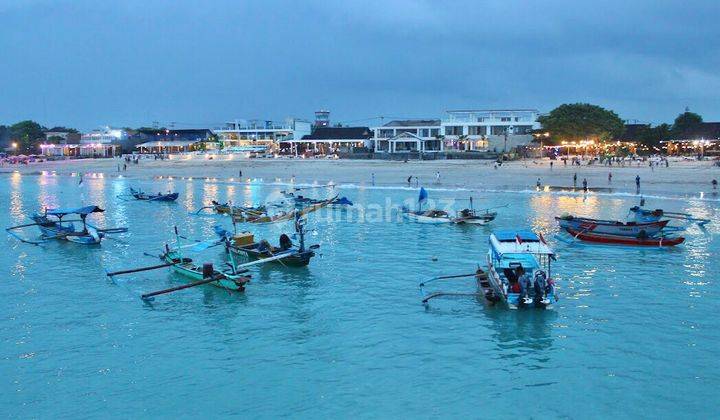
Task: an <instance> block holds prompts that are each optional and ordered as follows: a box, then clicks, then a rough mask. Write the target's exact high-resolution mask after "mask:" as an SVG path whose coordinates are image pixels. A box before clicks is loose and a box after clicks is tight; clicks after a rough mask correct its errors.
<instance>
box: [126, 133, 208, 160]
mask: <svg viewBox="0 0 720 420" xmlns="http://www.w3.org/2000/svg"><path fill="white" fill-rule="evenodd" d="M129 141H130V143H131V144H132V146H133V147H134V148H136V149H138V150H139V151H140V153H158V154H171V153H186V152H190V151H192V150H198V149H202V150H207V149H212V148H214V147H215V145H216V144H217V143H216V142H215V136H214V135H213V133H212V131H210V130H209V129H207V128H192V129H180V130H170V129H164V128H163V129H152V128H142V129H139V130H137V131H135V132H134V133H133V134H132V135H130V137H129Z"/></svg>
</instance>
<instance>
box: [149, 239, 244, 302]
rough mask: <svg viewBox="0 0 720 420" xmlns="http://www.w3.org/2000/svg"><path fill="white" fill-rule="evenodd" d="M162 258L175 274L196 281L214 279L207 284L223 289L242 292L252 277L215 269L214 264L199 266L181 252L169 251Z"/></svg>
mask: <svg viewBox="0 0 720 420" xmlns="http://www.w3.org/2000/svg"><path fill="white" fill-rule="evenodd" d="M160 258H161V259H162V260H163V261H165V262H166V263H168V264H171V265H170V269H171V270H172V271H173V272H175V273H177V274H180V275H182V276H184V277H185V278H188V279H190V280H195V281H201V280H204V279H210V278H213V279H215V280H214V281H211V282H209V283H207V284H210V285H212V286H215V287H220V288H222V289H227V290H234V291H238V292H242V291H244V290H245V284H247V283H248V282H249V281H250V277H248V276H247V275H245V274H241V273H237V272H235V270H229V271H228V270H224V271H219V270H216V269H215V268H213V265H212V264H203V265H197V264H195V263H194V262H193V260H192V258H187V257H183V256H182V254H181V253H180V251H179V250H170V249H167V250H166V252H165V253H163V254H162V255H161V256H160Z"/></svg>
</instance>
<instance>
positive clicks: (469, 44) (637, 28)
mask: <svg viewBox="0 0 720 420" xmlns="http://www.w3.org/2000/svg"><path fill="white" fill-rule="evenodd" d="M719 15H720V2H717V1H714V0H713V1H710V0H698V1H694V2H692V4H686V3H684V2H680V1H650V0H640V1H633V2H628V1H618V0H611V1H605V2H601V3H598V2H589V1H557V0H550V1H544V2H536V1H529V0H528V1H519V0H502V1H501V0H497V1H495V0H491V1H465V0H460V1H453V2H438V1H412V0H398V1H388V0H385V1H380V0H368V1H342V2H334V1H317V0H309V1H305V2H294V1H283V0H270V1H248V2H239V3H238V2H233V1H225V0H218V1H213V2H201V1H198V0H188V1H153V2H147V1H137V0H128V1H123V2H112V3H109V2H108V3H106V2H95V1H89V0H78V1H65V0H59V1H39V0H36V1H30V2H26V1H6V2H4V3H2V4H0V22H2V24H0V53H2V56H3V65H2V66H0V89H2V92H3V95H2V96H0V98H1V99H0V100H2V102H3V103H2V106H0V123H1V122H6V123H7V122H14V121H15V120H19V119H24V118H35V119H39V120H41V121H42V122H43V123H46V124H50V125H53V124H56V123H57V124H64V125H65V124H66V125H75V126H79V127H81V128H92V127H94V126H97V125H100V124H116V125H140V124H149V123H150V122H152V121H155V120H156V121H161V122H170V121H184V122H187V123H188V124H191V123H192V124H195V125H206V126H213V125H218V124H220V123H222V122H223V121H225V120H229V119H233V118H253V117H257V118H265V119H267V118H271V119H281V118H284V117H287V116H298V117H305V118H310V117H311V116H312V111H314V110H315V108H320V107H327V108H330V109H331V111H333V115H332V116H333V119H334V120H335V121H337V120H357V119H362V118H365V117H371V116H377V115H393V116H434V115H439V114H440V113H442V111H443V110H445V109H449V108H472V107H478V108H488V107H511V106H516V107H537V108H540V109H541V110H545V111H547V110H550V109H552V108H553V107H554V106H557V105H558V104H560V103H563V102H576V101H584V102H593V103H598V104H600V105H602V106H606V107H609V108H612V109H614V110H616V111H617V112H618V113H619V114H620V115H621V116H623V117H624V118H628V119H640V120H646V121H655V122H659V121H668V120H672V118H674V116H675V115H676V114H677V113H679V112H681V111H682V110H683V109H684V107H685V106H690V107H691V109H693V110H695V111H697V112H700V113H702V114H704V115H705V119H706V120H713V119H720V115H718V111H717V109H719V108H720V99H718V97H717V95H715V94H714V92H717V87H718V85H719V84H720V82H719V80H718V76H716V74H717V72H716V69H717V67H718V65H720V44H719V43H718V41H717V40H718V39H720V29H719V28H718V26H717V25H716V24H715V20H716V18H717V16H719Z"/></svg>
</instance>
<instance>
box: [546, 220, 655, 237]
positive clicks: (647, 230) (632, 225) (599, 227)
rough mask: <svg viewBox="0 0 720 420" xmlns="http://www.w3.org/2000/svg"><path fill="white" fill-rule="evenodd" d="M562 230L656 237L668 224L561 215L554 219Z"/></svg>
mask: <svg viewBox="0 0 720 420" xmlns="http://www.w3.org/2000/svg"><path fill="white" fill-rule="evenodd" d="M555 220H557V222H558V224H559V225H560V227H561V228H562V229H566V230H567V229H573V230H575V231H578V232H592V233H596V234H601V235H615V236H628V237H637V236H639V235H640V236H649V237H652V236H657V235H659V234H660V232H661V231H662V230H663V228H665V226H666V225H667V224H668V222H669V221H668V220H658V221H653V222H649V223H637V222H626V223H625V222H620V221H617V220H600V219H589V218H586V217H575V216H572V215H563V216H560V217H555Z"/></svg>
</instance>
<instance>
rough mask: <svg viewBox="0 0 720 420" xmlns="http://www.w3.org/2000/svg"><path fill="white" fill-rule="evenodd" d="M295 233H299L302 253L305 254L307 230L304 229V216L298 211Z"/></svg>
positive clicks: (296, 212) (296, 213)
mask: <svg viewBox="0 0 720 420" xmlns="http://www.w3.org/2000/svg"><path fill="white" fill-rule="evenodd" d="M295 232H297V234H298V237H299V238H300V252H305V229H304V227H303V222H302V216H301V215H300V212H298V211H295Z"/></svg>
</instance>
